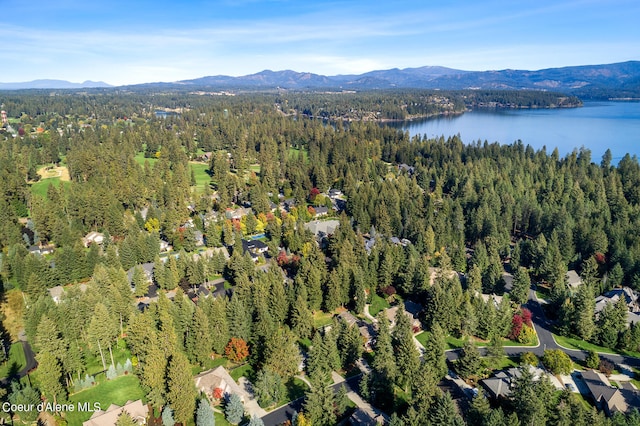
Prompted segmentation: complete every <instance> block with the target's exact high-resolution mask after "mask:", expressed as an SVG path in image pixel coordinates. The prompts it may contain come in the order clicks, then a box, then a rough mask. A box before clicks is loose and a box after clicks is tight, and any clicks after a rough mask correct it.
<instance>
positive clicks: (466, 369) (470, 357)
mask: <svg viewBox="0 0 640 426" xmlns="http://www.w3.org/2000/svg"><path fill="white" fill-rule="evenodd" d="M481 364H482V358H481V357H480V352H479V351H478V347H477V346H476V345H475V344H474V343H473V341H471V340H470V339H467V340H466V341H465V342H464V345H463V347H462V353H461V355H460V358H459V359H458V361H457V362H456V370H457V371H458V373H459V374H460V376H462V377H464V378H465V379H466V378H469V377H472V376H475V375H476V374H478V373H479V372H480V366H481Z"/></svg>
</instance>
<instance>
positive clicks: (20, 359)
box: [0, 342, 27, 377]
mask: <svg viewBox="0 0 640 426" xmlns="http://www.w3.org/2000/svg"><path fill="white" fill-rule="evenodd" d="M26 365H27V360H26V359H25V357H24V350H23V349H22V343H20V342H15V343H13V344H12V345H11V348H9V359H8V360H7V361H6V362H5V363H4V364H2V365H0V377H7V375H9V372H10V371H11V372H12V373H18V372H19V371H20V370H22V369H23V368H24V367H25V366H26Z"/></svg>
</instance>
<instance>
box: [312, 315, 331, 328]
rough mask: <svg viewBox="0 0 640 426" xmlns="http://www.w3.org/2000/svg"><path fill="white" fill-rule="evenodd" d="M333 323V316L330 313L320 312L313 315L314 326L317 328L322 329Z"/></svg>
mask: <svg viewBox="0 0 640 426" xmlns="http://www.w3.org/2000/svg"><path fill="white" fill-rule="evenodd" d="M332 321H333V314H332V313H330V312H322V311H318V312H316V313H315V314H313V325H314V326H315V328H321V327H324V326H325V325H329V324H331V322H332Z"/></svg>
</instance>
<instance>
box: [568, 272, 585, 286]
mask: <svg viewBox="0 0 640 426" xmlns="http://www.w3.org/2000/svg"><path fill="white" fill-rule="evenodd" d="M565 276H566V278H567V284H568V285H569V287H571V288H577V287H580V285H581V284H582V278H580V275H578V273H577V272H576V271H575V270H573V269H572V270H570V271H567V273H566V275H565Z"/></svg>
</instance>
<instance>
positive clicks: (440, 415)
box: [429, 392, 465, 426]
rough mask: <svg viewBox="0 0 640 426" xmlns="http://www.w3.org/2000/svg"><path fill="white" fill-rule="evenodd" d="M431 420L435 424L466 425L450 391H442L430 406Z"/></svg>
mask: <svg viewBox="0 0 640 426" xmlns="http://www.w3.org/2000/svg"><path fill="white" fill-rule="evenodd" d="M429 421H430V422H431V423H432V424H434V425H451V426H464V424H465V423H464V420H462V417H460V414H458V412H457V411H456V406H455V404H454V403H453V400H452V399H451V394H449V392H442V393H441V395H440V396H438V397H436V398H435V401H434V403H433V405H432V406H431V407H430V408H429Z"/></svg>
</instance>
